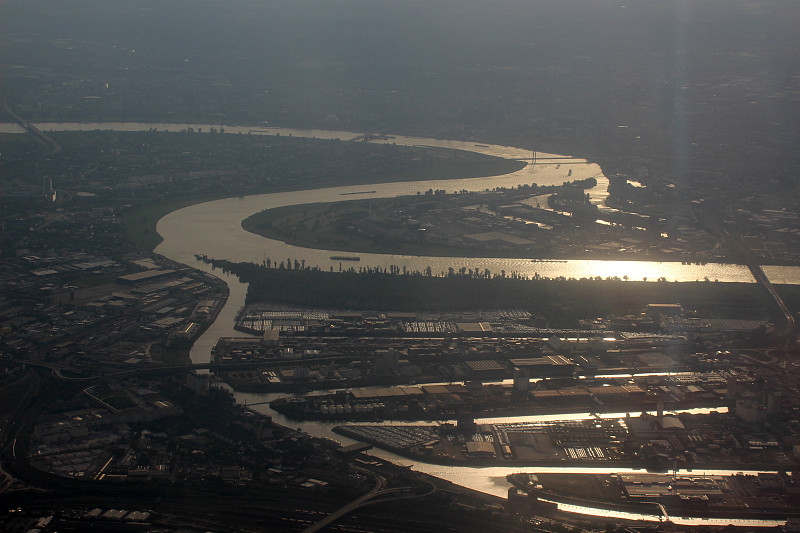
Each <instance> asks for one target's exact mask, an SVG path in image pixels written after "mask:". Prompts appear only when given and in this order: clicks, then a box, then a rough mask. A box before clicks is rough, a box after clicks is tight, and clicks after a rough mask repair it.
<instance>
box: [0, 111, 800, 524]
mask: <svg viewBox="0 0 800 533" xmlns="http://www.w3.org/2000/svg"><path fill="white" fill-rule="evenodd" d="M36 127H38V128H39V129H40V130H43V131H91V130H114V131H147V130H151V129H155V130H158V131H181V130H185V129H187V128H189V127H191V128H193V129H194V130H195V131H210V130H211V128H217V129H219V128H220V127H221V126H220V125H211V124H166V123H40V124H36ZM222 127H224V129H225V133H226V134H228V133H231V134H233V133H235V134H238V133H244V134H247V133H249V134H257V135H278V134H280V135H287V136H288V135H291V136H296V137H315V138H319V139H341V140H350V139H354V138H357V137H359V136H360V135H362V134H359V133H353V132H346V131H329V130H299V129H289V128H270V127H264V128H257V127H240V126H222ZM22 132H24V129H22V128H21V127H20V126H18V125H16V124H0V133H22ZM371 142H389V143H395V144H398V145H408V146H435V147H442V148H454V149H459V150H469V151H473V152H477V153H481V154H486V155H493V156H498V157H506V158H512V159H526V158H530V157H531V152H530V151H529V150H523V149H521V148H513V147H507V146H498V145H484V144H475V143H470V142H463V141H447V140H440V139H427V138H417V137H403V136H393V137H391V138H389V139H384V140H373V141H371ZM537 158H538V159H537V164H536V165H533V166H531V165H528V166H526V167H525V168H523V169H522V170H520V171H517V172H513V173H510V174H506V175H503V176H495V177H491V178H474V179H451V180H439V181H414V182H401V183H380V184H375V185H358V186H345V187H332V188H323V189H313V190H304V191H293V192H283V193H274V194H261V195H253V196H246V197H239V198H228V199H223V200H216V201H211V202H206V203H202V204H197V205H193V206H189V207H186V208H184V209H180V210H178V211H174V212H172V213H169V214H168V215H166V216H164V217H163V218H162V219H161V220H160V221H159V222H158V226H157V230H158V232H159V234H161V236H162V237H163V238H164V241H163V242H162V243H161V244H160V245H159V246H158V247H157V248H156V252H157V253H159V254H162V255H164V256H166V257H168V258H170V259H172V260H174V261H178V262H180V263H184V264H187V265H191V266H192V267H195V268H199V269H202V270H206V271H209V272H212V270H211V267H210V266H209V265H206V264H203V263H201V262H198V261H197V260H196V259H195V254H205V255H208V256H209V257H213V258H217V259H228V260H232V261H240V262H245V261H250V262H257V263H260V262H261V261H262V260H264V259H266V258H267V257H269V258H273V259H275V258H279V259H280V260H283V259H284V258H287V257H289V258H292V259H297V260H302V259H304V260H305V263H306V266H318V267H320V268H322V269H326V270H327V269H329V268H330V267H334V268H338V266H339V262H338V261H335V260H331V256H332V255H358V256H359V257H360V258H361V260H360V262H359V263H358V265H359V266H365V267H366V266H369V267H378V266H379V267H385V268H388V267H389V266H391V265H396V266H400V267H402V266H405V267H406V268H408V269H410V270H424V269H425V268H427V267H428V266H430V267H431V269H432V271H433V273H434V274H437V273H444V272H447V270H448V269H449V268H454V269H455V270H458V269H459V268H461V267H467V268H473V269H475V268H477V269H480V270H483V269H489V270H490V271H492V272H500V271H501V270H505V271H506V272H517V273H519V274H523V275H527V276H533V275H535V274H538V275H540V276H547V277H559V276H564V277H568V278H584V277H595V276H601V277H603V278H605V277H609V276H617V277H620V278H622V277H624V276H627V277H628V278H629V279H632V280H641V279H649V280H656V279H658V278H661V277H663V278H666V279H667V280H669V281H696V280H703V279H704V278H708V279H711V280H719V281H721V282H746V283H749V282H754V279H753V277H752V276H751V274H750V272H749V271H748V270H747V268H746V267H744V266H742V265H733V264H717V263H710V264H705V265H684V264H681V263H676V262H650V261H603V260H570V261H564V262H536V261H531V260H530V259H509V258H465V257H418V256H407V255H393V254H369V253H358V254H353V253H349V252H340V251H336V250H314V249H308V248H300V247H296V246H291V245H288V244H285V243H283V242H280V241H276V240H272V239H266V238H264V237H261V236H258V235H255V234H252V233H249V232H246V231H244V230H243V229H242V227H241V221H242V220H243V219H244V218H246V217H248V216H250V215H252V214H253V213H256V212H258V211H261V210H263V209H268V208H273V207H281V206H288V205H296V204H305V203H315V202H334V201H341V200H347V199H364V198H385V197H393V196H399V195H409V194H416V193H417V192H422V191H426V190H428V189H431V188H433V189H445V190H447V191H461V190H467V191H482V190H485V189H492V188H495V187H513V186H516V185H518V184H527V183H537V184H539V185H560V184H561V183H563V182H564V181H570V180H578V179H584V178H588V177H595V178H596V179H597V181H598V186H597V187H595V188H594V189H592V190H591V191H589V192H590V195H591V198H592V201H593V202H595V203H597V204H598V205H600V204H602V200H603V199H604V198H605V196H606V195H607V192H606V189H607V186H608V180H607V179H606V177H605V176H604V175H603V173H602V170H601V169H600V167H599V166H598V165H597V164H594V163H591V162H588V161H586V160H584V159H577V158H572V157H568V156H561V155H556V154H543V153H537ZM570 170H571V171H572V173H571V174H570V175H569V176H568V174H569V172H570ZM367 191H368V192H367ZM353 193H357V194H355V195H353ZM764 271H765V272H766V273H767V275H768V276H769V278H770V279H771V280H772V281H773V282H774V283H790V284H800V267H778V266H767V267H764ZM213 274H214V275H215V276H218V277H220V278H222V279H224V280H225V282H226V283H227V284H228V285H229V287H230V296H229V299H228V302H227V303H226V305H225V307H224V308H223V310H222V312H221V313H220V315H219V317H218V318H217V320H216V321H215V322H214V324H212V326H211V327H210V328H209V329H208V330H207V331H206V332H205V333H204V334H203V335H202V336H201V337H200V339H198V341H197V342H196V343H195V346H194V348H193V349H192V361H193V362H207V361H208V360H209V356H210V349H211V347H212V346H213V345H214V343H215V342H216V340H217V339H218V338H219V337H220V336H241V335H242V334H241V333H240V332H235V331H234V330H233V325H234V317H235V315H236V313H237V311H238V310H239V308H240V307H241V306H242V305H243V304H244V299H245V295H246V290H247V287H246V286H245V285H243V284H242V283H240V282H239V281H238V279H236V278H235V277H233V276H226V275H223V274H222V273H221V272H219V271H214V272H213ZM236 396H237V399H238V400H239V401H240V402H246V403H248V404H253V403H258V402H264V401H265V400H268V399H270V396H269V395H263V394H244V393H239V394H237V395H236ZM253 408H254V409H255V410H258V411H261V412H265V413H268V414H270V415H271V416H273V417H274V418H275V420H276V421H278V422H280V423H283V424H285V425H288V426H291V427H297V426H298V425H299V426H300V427H301V428H302V429H303V430H304V431H306V432H308V433H310V434H312V435H315V436H320V437H327V438H335V439H336V440H339V441H343V442H353V441H350V440H349V439H347V438H345V437H342V436H339V435H335V434H333V433H331V431H330V426H329V425H327V424H324V423H318V422H314V423H302V424H297V423H296V422H292V421H289V420H286V419H283V417H282V416H281V415H279V414H278V413H275V412H273V411H271V410H270V409H269V407H268V405H263V404H262V405H258V406H254V407H253ZM583 416H586V417H588V416H589V415H588V413H587V414H586V415H583ZM623 416H624V415H623ZM555 418H558V419H563V418H564V416H563V415H558V416H556V417H555ZM373 453H374V454H375V455H377V456H380V457H383V458H386V459H389V460H391V461H393V462H396V463H399V464H410V462H409V461H408V460H406V459H404V458H402V457H399V456H396V455H395V454H392V453H389V452H384V451H381V450H375V451H374V452H373ZM414 468H415V469H416V470H419V471H422V472H426V473H429V474H432V475H436V476H439V477H442V478H444V479H448V480H450V481H453V482H454V483H457V484H460V485H463V486H467V487H470V488H472V489H475V490H479V491H482V492H486V493H490V494H495V495H498V496H501V497H505V496H506V492H507V489H508V487H509V485H508V483H507V482H506V480H505V476H506V475H507V474H509V473H512V472H520V471H531V472H532V471H540V472H542V471H558V472H606V471H609V470H608V469H604V468H569V469H565V468H536V469H530V468H527V469H526V468H507V467H443V466H437V465H431V464H424V463H416V464H414ZM614 471H618V470H617V469H615V470H614ZM695 473H697V474H702V472H697V471H695ZM706 473H707V474H727V473H731V472H723V471H707V472H706ZM580 511H582V512H591V513H592V514H599V515H603V516H608V517H610V518H611V517H614V516H618V517H622V516H621V515H615V514H614V513H612V514H608V513H606V512H604V511H600V510H595V511H592V510H587V509H580ZM628 518H631V517H630V516H628ZM638 518H642V519H647V520H657V519H658V518H657V517H644V516H641V517H638ZM672 519H673V520H675V521H676V522H677V523H686V524H692V525H715V522H714V521H708V520H703V519H681V518H680V517H672ZM729 522H734V523H735V525H764V526H772V525H776V524H777V522H774V521H748V522H741V521H739V522H737V521H735V520H734V521H731V520H725V521H720V522H716V524H721V525H724V524H727V523H729Z"/></svg>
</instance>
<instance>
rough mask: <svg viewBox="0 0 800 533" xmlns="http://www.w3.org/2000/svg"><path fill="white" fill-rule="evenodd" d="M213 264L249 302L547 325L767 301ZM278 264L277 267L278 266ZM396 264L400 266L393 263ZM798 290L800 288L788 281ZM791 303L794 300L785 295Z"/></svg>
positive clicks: (747, 292) (616, 286)
mask: <svg viewBox="0 0 800 533" xmlns="http://www.w3.org/2000/svg"><path fill="white" fill-rule="evenodd" d="M207 261H208V262H209V263H210V264H211V265H212V266H213V267H215V268H221V269H222V270H223V271H224V272H229V273H233V274H235V275H237V276H238V277H239V279H240V280H241V281H242V282H243V283H248V284H249V288H248V292H247V303H255V302H260V301H271V302H278V303H284V304H290V305H299V306H307V307H320V308H339V309H381V310H384V311H409V310H412V311H428V310H463V309H514V308H521V309H528V308H530V307H531V303H532V302H536V305H535V311H536V314H537V315H538V316H544V317H546V318H547V319H548V320H549V321H550V325H551V326H552V327H567V328H574V327H576V326H577V321H578V319H580V318H586V317H596V316H610V315H615V314H623V315H624V314H627V313H628V312H629V311H630V310H631V309H641V308H644V307H645V306H646V305H647V304H648V303H653V302H662V303H663V302H680V303H681V305H682V306H683V307H684V308H686V309H692V310H697V311H699V312H701V313H703V316H708V317H724V318H753V317H757V318H759V319H760V318H762V317H763V315H764V310H765V309H768V308H769V301H768V299H767V298H766V296H765V295H763V294H762V293H761V291H759V289H758V287H757V286H756V285H755V284H738V283H713V282H683V283H669V282H661V283H649V282H641V281H622V280H614V279H609V280H595V279H584V280H566V279H541V278H540V279H523V278H516V277H513V276H514V275H513V274H512V273H506V274H505V277H503V275H502V274H498V273H485V272H473V273H472V274H471V275H470V274H452V275H447V276H445V277H437V276H433V275H424V274H423V273H419V272H417V273H406V274H401V273H397V274H390V273H388V272H383V271H371V270H370V271H364V270H363V269H360V270H361V271H355V269H353V270H347V271H344V272H324V271H321V270H316V269H310V268H305V269H303V268H300V269H288V268H285V267H284V268H280V267H279V268H267V267H266V266H259V265H255V264H252V263H233V262H231V261H221V260H216V259H207ZM276 266H277V265H276ZM397 268H398V269H399V267H397ZM783 290H784V291H785V292H787V293H798V294H800V287H796V286H786V287H784V288H783ZM788 300H789V301H790V302H792V303H795V302H798V301H800V300H798V299H797V298H790V299H788Z"/></svg>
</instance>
